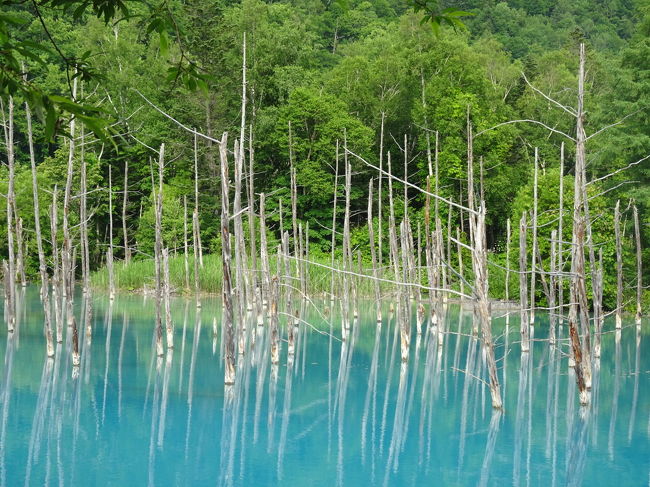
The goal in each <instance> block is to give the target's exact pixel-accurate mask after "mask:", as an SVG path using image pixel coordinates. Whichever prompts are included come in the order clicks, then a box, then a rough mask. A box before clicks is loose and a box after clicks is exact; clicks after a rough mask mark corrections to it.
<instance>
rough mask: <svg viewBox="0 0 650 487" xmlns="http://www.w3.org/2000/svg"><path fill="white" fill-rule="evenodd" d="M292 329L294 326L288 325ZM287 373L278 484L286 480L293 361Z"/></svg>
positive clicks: (289, 361)
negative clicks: (286, 452)
mask: <svg viewBox="0 0 650 487" xmlns="http://www.w3.org/2000/svg"><path fill="white" fill-rule="evenodd" d="M288 326H289V327H290V328H291V327H292V326H293V325H292V324H291V323H288ZM287 360H288V361H287V372H286V375H285V379H284V400H283V405H282V425H281V426H280V441H279V443H278V482H280V483H281V482H282V481H283V479H284V453H285V449H286V445H287V431H288V429H289V419H290V418H291V385H292V383H293V359H292V358H288V359H287Z"/></svg>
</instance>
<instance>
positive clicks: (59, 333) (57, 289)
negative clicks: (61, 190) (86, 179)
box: [50, 186, 63, 343]
mask: <svg viewBox="0 0 650 487" xmlns="http://www.w3.org/2000/svg"><path fill="white" fill-rule="evenodd" d="M57 193H58V192H57V188H56V186H55V187H54V191H53V192H52V205H51V206H50V242H51V243H52V294H53V296H52V297H53V300H54V320H55V322H56V342H57V343H62V342H63V320H62V310H61V309H60V308H61V304H62V301H61V297H62V295H63V291H62V289H61V288H62V284H61V268H60V265H59V244H58V239H57V232H58V228H57V227H58V214H57V211H56V207H57Z"/></svg>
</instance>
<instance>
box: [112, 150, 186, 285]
mask: <svg viewBox="0 0 650 487" xmlns="http://www.w3.org/2000/svg"><path fill="white" fill-rule="evenodd" d="M183 198H185V197H183ZM128 204H129V159H128V158H126V159H125V160H124V190H123V191H122V236H123V239H124V262H125V263H127V264H128V263H129V262H131V247H129V233H128V229H127V224H126V210H127V207H128ZM183 221H184V222H185V225H186V227H185V228H186V233H187V202H186V203H185V220H183ZM185 242H186V247H187V237H185ZM185 254H186V255H187V251H186V253H185ZM188 287H189V285H188Z"/></svg>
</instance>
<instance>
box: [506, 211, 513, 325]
mask: <svg viewBox="0 0 650 487" xmlns="http://www.w3.org/2000/svg"><path fill="white" fill-rule="evenodd" d="M511 239H512V228H511V225H510V218H508V219H507V220H506V280H505V287H506V289H505V293H506V302H508V301H510V240H511ZM509 324H510V313H506V325H509Z"/></svg>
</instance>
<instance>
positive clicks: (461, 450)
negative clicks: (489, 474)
mask: <svg viewBox="0 0 650 487" xmlns="http://www.w3.org/2000/svg"><path fill="white" fill-rule="evenodd" d="M477 343H478V341H477V340H476V338H474V337H471V338H469V342H468V344H467V357H466V360H465V377H464V380H463V401H462V403H461V409H460V434H459V443H458V472H459V473H460V472H462V471H463V466H464V462H465V441H466V439H467V415H468V412H467V410H468V407H469V386H470V382H471V381H472V380H474V379H472V378H471V377H470V376H471V375H473V374H474V365H475V363H476V345H477Z"/></svg>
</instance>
